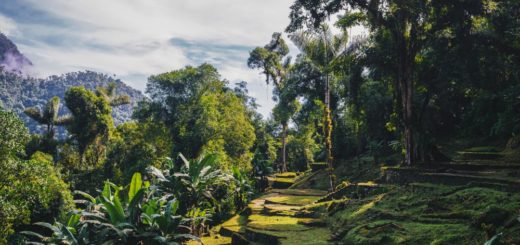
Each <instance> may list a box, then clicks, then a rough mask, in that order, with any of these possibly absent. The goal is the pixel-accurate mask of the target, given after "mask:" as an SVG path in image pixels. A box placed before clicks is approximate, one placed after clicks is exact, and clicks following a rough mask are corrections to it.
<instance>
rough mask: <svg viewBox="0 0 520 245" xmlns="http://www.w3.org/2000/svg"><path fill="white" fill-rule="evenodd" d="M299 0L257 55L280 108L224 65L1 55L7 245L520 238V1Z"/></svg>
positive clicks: (0, 138) (1, 196) (0, 144)
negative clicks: (155, 66)
mask: <svg viewBox="0 0 520 245" xmlns="http://www.w3.org/2000/svg"><path fill="white" fill-rule="evenodd" d="M288 11H289V16H290V20H291V21H290V24H289V26H287V28H286V29H285V30H280V32H276V33H273V34H272V37H271V40H270V41H269V42H268V43H266V44H265V45H261V46H259V47H256V48H254V49H252V50H250V53H249V58H248V59H247V60H244V61H243V62H244V63H246V64H247V66H248V67H249V68H250V69H253V70H255V71H258V72H259V73H260V74H262V76H263V78H264V79H265V82H266V83H267V84H272V85H273V94H274V100H275V102H276V105H275V107H274V109H273V110H272V113H271V116H270V117H267V118H265V117H263V116H262V115H261V114H260V113H259V112H257V109H258V104H257V102H256V100H255V98H254V97H252V96H251V95H250V94H249V91H248V86H247V82H241V83H237V84H230V82H229V81H228V80H226V79H225V78H224V77H222V76H221V75H220V74H219V71H218V70H217V68H215V66H213V65H211V64H208V63H204V64H200V65H198V66H186V67H183V68H180V69H174V70H172V71H165V72H164V73H161V74H155V75H151V76H150V77H149V78H148V81H147V84H146V91H145V94H146V97H143V96H141V95H140V94H139V93H137V92H135V91H134V90H131V89H129V88H126V87H125V86H123V85H122V84H121V81H119V80H114V79H112V78H110V77H108V76H106V75H101V74H98V73H94V72H79V73H71V74H67V75H63V76H55V77H50V78H49V79H47V80H42V79H33V78H30V77H23V76H22V75H20V74H16V73H13V72H11V71H8V70H3V69H2V70H1V71H0V92H1V93H0V97H1V98H2V100H3V101H4V104H3V105H2V107H1V109H0V125H1V126H0V169H1V172H2V174H3V177H2V178H1V180H0V224H2V225H1V226H0V244H28V243H32V244H42V243H43V244H187V243H188V244H192V243H193V244H196V243H198V242H201V243H202V242H203V243H204V244H518V243H520V193H518V191H519V190H520V180H519V177H520V69H519V68H520V2H519V1H517V0H503V1H494V0H458V1H450V0H440V1H425V0H410V1H397V0H323V1H313V0H295V1H294V3H293V4H292V6H291V8H290V10H288ZM354 27H357V28H359V27H363V28H362V29H363V32H362V33H361V34H358V35H353V34H352V33H353V32H352V28H354ZM282 31H283V32H282ZM267 38H268V37H267ZM291 43H292V44H293V45H294V46H296V47H297V48H298V50H299V53H298V55H297V56H296V57H290V56H289V53H290V52H289V45H290V44H291ZM78 81H79V82H78ZM76 82H77V83H80V84H76ZM87 84H88V85H87ZM64 85H65V86H64ZM49 86H55V87H59V89H58V88H56V89H53V88H49ZM20 87H23V88H20ZM65 87H67V90H65V89H64V88H65ZM120 88H123V89H124V91H123V92H121V91H119V89H120ZM16 91H18V92H16ZM19 91H23V92H19ZM42 91H44V92H42ZM22 97H23V98H22ZM25 101H33V102H34V103H33V102H30V103H29V102H27V103H25V104H24V102H25ZM17 103H18V104H20V105H18V106H17V105H16V104H17ZM31 103H32V104H31ZM122 107H125V108H127V109H125V110H124V111H125V112H126V113H129V111H130V109H128V108H132V110H131V111H132V115H131V119H130V120H125V119H126V116H125V115H126V114H124V113H123V114H121V113H119V114H117V115H120V116H119V117H121V118H118V119H115V118H114V115H115V114H114V113H113V111H115V110H121V109H118V108H122ZM22 112H23V114H22ZM121 115H123V116H121ZM22 117H25V119H22ZM24 121H25V123H24ZM115 121H117V123H115ZM36 124H38V125H39V126H38V127H37V128H39V131H32V132H33V133H32V134H31V133H30V131H29V129H28V126H31V125H33V126H31V127H34V125H36ZM57 132H62V133H57Z"/></svg>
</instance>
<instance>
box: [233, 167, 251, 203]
mask: <svg viewBox="0 0 520 245" xmlns="http://www.w3.org/2000/svg"><path fill="white" fill-rule="evenodd" d="M231 170H232V172H233V179H234V180H235V186H236V192H235V193H236V194H235V206H236V208H237V210H242V209H244V208H245V206H246V204H247V203H248V202H249V201H250V200H251V196H252V195H253V187H252V186H251V181H250V180H249V178H248V177H247V175H245V174H244V173H243V172H241V171H240V169H238V168H237V167H233V168H232V169H231Z"/></svg>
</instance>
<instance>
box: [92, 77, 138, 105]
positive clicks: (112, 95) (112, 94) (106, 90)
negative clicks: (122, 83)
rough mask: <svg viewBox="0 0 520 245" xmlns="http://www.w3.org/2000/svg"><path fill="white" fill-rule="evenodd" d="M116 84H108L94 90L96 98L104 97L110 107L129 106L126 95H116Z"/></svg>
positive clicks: (128, 97) (128, 99)
mask: <svg viewBox="0 0 520 245" xmlns="http://www.w3.org/2000/svg"><path fill="white" fill-rule="evenodd" d="M116 86H117V84H116V83H110V84H108V86H107V87H98V88H97V89H96V94H97V96H101V97H104V98H105V99H106V100H107V101H108V103H109V104H110V106H113V107H114V106H121V105H126V104H130V102H131V101H130V96H128V95H126V94H125V95H118V94H117V93H116Z"/></svg>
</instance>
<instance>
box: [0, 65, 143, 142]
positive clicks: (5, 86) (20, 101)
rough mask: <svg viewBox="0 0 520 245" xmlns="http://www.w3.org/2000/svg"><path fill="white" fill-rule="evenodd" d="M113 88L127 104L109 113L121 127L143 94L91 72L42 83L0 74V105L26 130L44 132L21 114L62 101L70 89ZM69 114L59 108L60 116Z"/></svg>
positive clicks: (59, 131)
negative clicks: (21, 123) (8, 110)
mask: <svg viewBox="0 0 520 245" xmlns="http://www.w3.org/2000/svg"><path fill="white" fill-rule="evenodd" d="M111 83H114V84H115V85H116V92H117V94H120V95H128V96H130V98H131V102H132V103H130V104H127V105H122V106H119V107H115V108H114V110H113V113H112V116H113V117H114V122H115V123H116V125H117V124H120V123H123V122H125V121H128V120H130V119H131V116H132V112H133V107H134V106H135V105H137V102H139V101H141V100H143V99H144V96H143V94H142V93H141V92H140V91H138V90H135V89H133V88H131V87H130V86H128V85H126V84H125V83H123V82H122V81H121V80H119V79H115V78H112V77H110V76H108V75H106V74H102V73H97V72H93V71H82V72H73V73H68V74H64V75H60V76H50V77H48V78H45V79H40V78H32V77H29V76H25V75H22V74H19V73H12V72H7V71H0V101H1V103H3V105H4V108H7V109H13V110H14V111H15V112H17V113H18V115H20V117H21V118H22V119H23V120H24V122H25V123H26V125H27V127H28V128H29V129H30V131H31V132H33V133H41V132H43V130H44V129H43V128H42V127H43V126H42V125H39V124H38V123H37V122H36V121H34V120H31V119H30V118H29V117H28V116H26V115H25V114H24V113H23V111H24V110H25V109H27V108H30V107H35V106H36V107H44V106H45V104H46V103H47V101H49V100H50V99H51V98H52V97H54V96H58V97H59V98H61V99H62V100H63V97H64V96H65V91H67V89H69V88H70V87H74V86H84V87H85V88H87V89H90V90H95V89H96V88H98V87H106V86H108V85H109V84H111ZM67 113H68V110H67V108H66V107H64V106H62V107H61V109H60V111H59V114H60V115H65V114H67ZM58 134H59V135H60V137H64V136H65V134H66V131H65V129H64V128H60V129H58Z"/></svg>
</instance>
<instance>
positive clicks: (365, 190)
mask: <svg viewBox="0 0 520 245" xmlns="http://www.w3.org/2000/svg"><path fill="white" fill-rule="evenodd" d="M383 191H386V188H385V187H383V186H382V185H380V184H375V183H357V184H347V185H343V186H342V187H340V188H338V189H336V190H335V191H334V192H331V193H329V194H327V195H326V196H324V197H322V198H320V199H318V200H317V201H316V202H317V203H320V202H327V201H331V200H338V199H341V198H344V197H348V198H364V197H367V196H372V195H377V194H379V193H381V192H383Z"/></svg>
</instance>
